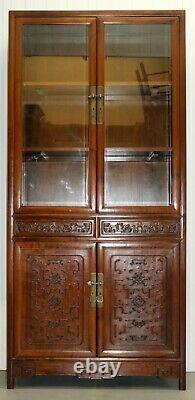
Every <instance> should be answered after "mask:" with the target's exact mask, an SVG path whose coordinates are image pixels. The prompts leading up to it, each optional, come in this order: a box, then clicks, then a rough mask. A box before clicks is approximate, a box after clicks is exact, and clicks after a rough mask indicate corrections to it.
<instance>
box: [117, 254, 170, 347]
mask: <svg viewBox="0 0 195 400" xmlns="http://www.w3.org/2000/svg"><path fill="white" fill-rule="evenodd" d="M110 274H111V275H110V279H111V291H110V296H111V298H110V304H112V312H111V326H112V329H111V342H112V344H113V345H116V344H117V345H118V344H120V346H122V347H123V346H131V345H136V344H139V345H144V346H145V345H152V344H155V345H158V344H159V345H163V344H165V343H166V323H167V321H166V311H167V295H166V294H167V293H166V285H167V283H166V277H167V258H166V257H165V256H157V255H154V256H152V255H151V256H149V255H146V256H144V255H143V256H124V255H121V256H120V255H119V256H112V257H111V273H110Z"/></svg>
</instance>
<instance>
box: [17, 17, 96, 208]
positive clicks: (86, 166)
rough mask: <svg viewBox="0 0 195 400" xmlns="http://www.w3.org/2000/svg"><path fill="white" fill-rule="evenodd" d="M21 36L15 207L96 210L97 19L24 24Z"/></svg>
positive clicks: (19, 30) (24, 21)
mask: <svg viewBox="0 0 195 400" xmlns="http://www.w3.org/2000/svg"><path fill="white" fill-rule="evenodd" d="M15 29H16V30H15V37H14V40H15V51H16V53H15V59H16V62H15V82H16V92H15V105H17V107H16V114H15V131H16V135H17V139H16V141H15V146H16V149H15V154H16V155H17V157H16V158H17V159H16V162H15V177H16V191H15V193H16V199H15V200H16V204H15V208H16V209H18V208H20V209H22V210H23V211H29V208H31V209H32V208H33V207H35V206H36V210H37V209H38V208H40V209H41V210H42V209H43V207H47V210H48V207H52V210H54V209H53V207H55V209H56V210H57V207H58V209H59V208H60V210H61V209H62V207H66V208H67V210H68V212H71V211H73V212H75V211H83V210H84V209H85V210H88V211H90V210H94V209H95V192H94V190H95V168H94V165H95V145H94V141H95V129H96V126H95V125H93V124H91V123H90V120H91V118H90V106H91V102H90V92H91V86H93V85H94V84H95V83H96V40H95V32H96V19H95V18H86V17H83V18H68V17H67V18H51V17H50V18H47V17H45V18H44V19H40V18H20V19H17V21H16V27H15ZM92 165H93V170H92ZM59 206H60V207H59Z"/></svg>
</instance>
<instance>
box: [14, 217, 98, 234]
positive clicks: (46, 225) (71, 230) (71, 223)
mask: <svg viewBox="0 0 195 400" xmlns="http://www.w3.org/2000/svg"><path fill="white" fill-rule="evenodd" d="M94 232H95V221H94V219H93V218H90V219H64V220H63V219H60V220H57V219H52V220H51V219H50V220H48V219H40V220H33V219H25V220H24V219H23V220H16V221H15V222H14V234H15V235H16V236H31V235H33V236H34V235H37V236H50V235H52V236H53V235H55V236H84V237H93V236H94Z"/></svg>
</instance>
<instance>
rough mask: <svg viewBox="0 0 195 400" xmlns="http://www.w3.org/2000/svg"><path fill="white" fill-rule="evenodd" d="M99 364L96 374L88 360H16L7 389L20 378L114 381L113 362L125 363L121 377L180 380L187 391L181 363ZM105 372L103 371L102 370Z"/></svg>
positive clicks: (103, 360)
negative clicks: (105, 367)
mask: <svg viewBox="0 0 195 400" xmlns="http://www.w3.org/2000/svg"><path fill="white" fill-rule="evenodd" d="M76 362H82V363H83V366H84V368H83V370H82V371H80V372H75V370H74V364H75V363H76ZM90 362H95V363H96V365H97V371H96V372H95V373H92V372H90V373H89V372H88V371H87V370H86V359H67V360H37V359H36V360H35V359H33V360H29V359H28V360H26V359H25V360H13V361H12V363H11V367H9V368H8V372H7V388H8V389H13V388H14V379H15V378H16V377H18V378H19V377H22V378H28V377H32V376H41V375H66V376H76V377H78V378H85V379H113V375H112V370H111V368H110V363H114V365H116V363H121V364H120V368H119V370H118V374H117V376H156V377H159V378H177V379H179V389H180V390H185V389H186V372H185V369H184V368H183V366H182V364H181V362H180V361H172V360H171V361H170V360H167V361H166V360H164V361H159V360H152V361H150V360H145V359H144V360H143V359H140V360H127V359H119V358H117V359H116V358H93V359H92V358H91V359H90ZM102 363H108V366H109V367H108V369H109V371H108V372H105V373H104V372H100V370H99V367H100V366H101V365H102ZM100 369H101V368H100Z"/></svg>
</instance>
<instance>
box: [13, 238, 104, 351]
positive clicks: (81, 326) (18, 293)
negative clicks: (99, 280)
mask: <svg viewBox="0 0 195 400" xmlns="http://www.w3.org/2000/svg"><path fill="white" fill-rule="evenodd" d="M15 257H16V258H15V268H14V288H15V304H14V331H15V344H14V354H15V356H32V355H33V356H34V357H42V356H44V357H74V356H76V357H89V356H94V355H95V353H96V348H95V343H96V326H95V314H96V312H95V308H92V307H91V306H90V304H89V287H88V285H87V282H88V281H89V279H90V274H91V272H95V264H96V260H95V245H94V244H87V243H84V242H82V243H78V242H75V243H74V244H73V243H71V242H65V241H64V242H63V241H59V239H57V240H56V239H55V238H52V241H51V240H47V241H46V240H40V241H39V242H37V241H36V242H35V241H31V240H30V241H17V243H16V245H15Z"/></svg>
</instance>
